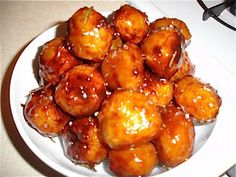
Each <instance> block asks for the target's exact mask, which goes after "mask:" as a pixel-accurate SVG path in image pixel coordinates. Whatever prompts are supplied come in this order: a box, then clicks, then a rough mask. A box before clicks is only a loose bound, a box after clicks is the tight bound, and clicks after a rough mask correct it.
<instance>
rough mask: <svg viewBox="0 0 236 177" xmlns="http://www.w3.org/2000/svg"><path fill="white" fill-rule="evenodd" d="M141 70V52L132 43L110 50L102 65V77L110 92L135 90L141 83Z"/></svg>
mask: <svg viewBox="0 0 236 177" xmlns="http://www.w3.org/2000/svg"><path fill="white" fill-rule="evenodd" d="M143 70H144V68H143V58H142V53H141V50H140V48H139V47H138V46H136V45H135V44H132V43H126V44H124V45H123V46H122V47H118V48H117V49H116V50H111V51H110V52H109V54H108V55H107V56H106V58H105V59H104V61H103V63H102V75H103V77H104V79H105V82H106V83H107V84H108V87H109V88H111V89H112V90H115V89H117V88H124V89H135V88H137V87H138V86H139V85H140V84H141V83H142V81H143Z"/></svg>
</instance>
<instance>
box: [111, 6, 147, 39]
mask: <svg viewBox="0 0 236 177" xmlns="http://www.w3.org/2000/svg"><path fill="white" fill-rule="evenodd" d="M113 22H114V26H115V30H116V32H118V34H120V37H121V38H122V39H123V40H125V41H129V42H132V43H135V44H138V43H139V42H141V41H142V39H143V38H144V36H145V35H146V33H147V31H148V18H147V16H146V14H145V13H143V12H141V11H139V10H138V9H136V8H134V7H132V6H130V5H123V6H121V8H120V9H119V10H117V11H116V12H115V15H114V19H113Z"/></svg>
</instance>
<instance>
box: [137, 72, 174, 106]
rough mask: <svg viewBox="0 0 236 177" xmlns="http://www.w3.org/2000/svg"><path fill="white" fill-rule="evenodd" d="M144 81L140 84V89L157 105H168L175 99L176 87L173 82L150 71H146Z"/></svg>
mask: <svg viewBox="0 0 236 177" xmlns="http://www.w3.org/2000/svg"><path fill="white" fill-rule="evenodd" d="M144 73H145V74H144V76H145V79H144V82H143V84H142V85H141V86H140V91H141V92H142V93H144V94H145V95H146V96H147V97H148V99H149V100H151V101H152V102H153V103H154V104H155V105H156V106H166V105H168V104H169V103H170V102H171V100H172V99H173V95H174V87H173V84H172V82H170V81H167V80H166V79H161V78H158V77H157V76H156V75H154V74H152V73H151V72H149V71H145V72H144Z"/></svg>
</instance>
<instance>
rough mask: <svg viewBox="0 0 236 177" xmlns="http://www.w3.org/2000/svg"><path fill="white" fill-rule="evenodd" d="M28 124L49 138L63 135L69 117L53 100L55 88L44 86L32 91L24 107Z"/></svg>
mask: <svg viewBox="0 0 236 177" xmlns="http://www.w3.org/2000/svg"><path fill="white" fill-rule="evenodd" d="M24 117H25V119H26V121H27V122H28V124H29V125H30V126H31V127H33V128H35V129H36V130H37V131H38V132H39V133H41V134H42V135H44V136H47V137H55V136H58V135H60V134H61V132H62V130H63V128H64V126H65V125H66V124H67V122H68V121H69V116H68V115H66V114H65V113H64V112H62V111H61V110H60V108H59V107H58V106H57V105H56V104H55V102H54V99H53V88H52V87H49V86H42V87H39V88H38V89H35V90H32V91H31V92H30V94H29V98H28V100H27V101H26V104H25V106H24Z"/></svg>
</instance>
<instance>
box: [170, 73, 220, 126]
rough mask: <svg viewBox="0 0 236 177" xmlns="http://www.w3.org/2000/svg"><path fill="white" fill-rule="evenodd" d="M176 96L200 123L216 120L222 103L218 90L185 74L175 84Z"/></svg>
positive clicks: (178, 101) (181, 104) (179, 102)
mask: <svg viewBox="0 0 236 177" xmlns="http://www.w3.org/2000/svg"><path fill="white" fill-rule="evenodd" d="M174 97H175V99H176V102H177V103H178V104H179V105H180V106H181V107H182V108H183V109H184V110H185V111H186V112H188V113H189V114H190V115H191V116H193V118H194V119H195V120H196V121H197V122H200V123H207V122H211V121H214V120H215V119H216V115H217V113H218V112H219V108H220V105H221V98H220V96H219V95H218V94H217V91H216V90H215V89H214V88H213V87H211V86H210V84H206V83H203V82H202V81H200V80H199V79H197V78H195V77H193V76H185V77H184V78H182V79H181V80H180V81H178V82H177V83H176V84H175V89H174Z"/></svg>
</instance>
